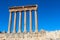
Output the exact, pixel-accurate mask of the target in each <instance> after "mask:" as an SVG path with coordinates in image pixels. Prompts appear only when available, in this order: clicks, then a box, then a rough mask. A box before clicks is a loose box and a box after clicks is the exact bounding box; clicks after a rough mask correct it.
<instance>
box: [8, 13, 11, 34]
mask: <svg viewBox="0 0 60 40" xmlns="http://www.w3.org/2000/svg"><path fill="white" fill-rule="evenodd" d="M11 21H12V13H11V12H10V15H9V24H8V33H10V26H11Z"/></svg>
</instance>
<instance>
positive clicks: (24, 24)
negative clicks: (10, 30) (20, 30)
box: [24, 11, 26, 33]
mask: <svg viewBox="0 0 60 40" xmlns="http://www.w3.org/2000/svg"><path fill="white" fill-rule="evenodd" d="M24 32H25V33H26V11H24Z"/></svg>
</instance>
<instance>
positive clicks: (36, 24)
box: [35, 10, 38, 32]
mask: <svg viewBox="0 0 60 40" xmlns="http://www.w3.org/2000/svg"><path fill="white" fill-rule="evenodd" d="M35 28H36V30H35V32H38V17H37V10H35Z"/></svg>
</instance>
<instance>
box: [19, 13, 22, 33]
mask: <svg viewBox="0 0 60 40" xmlns="http://www.w3.org/2000/svg"><path fill="white" fill-rule="evenodd" d="M21 23H22V14H21V12H19V29H18V33H20V32H21Z"/></svg>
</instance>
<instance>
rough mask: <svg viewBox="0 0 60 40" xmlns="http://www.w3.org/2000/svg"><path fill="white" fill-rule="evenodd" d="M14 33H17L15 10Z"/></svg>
mask: <svg viewBox="0 0 60 40" xmlns="http://www.w3.org/2000/svg"><path fill="white" fill-rule="evenodd" d="M13 33H16V12H14V30H13Z"/></svg>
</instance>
